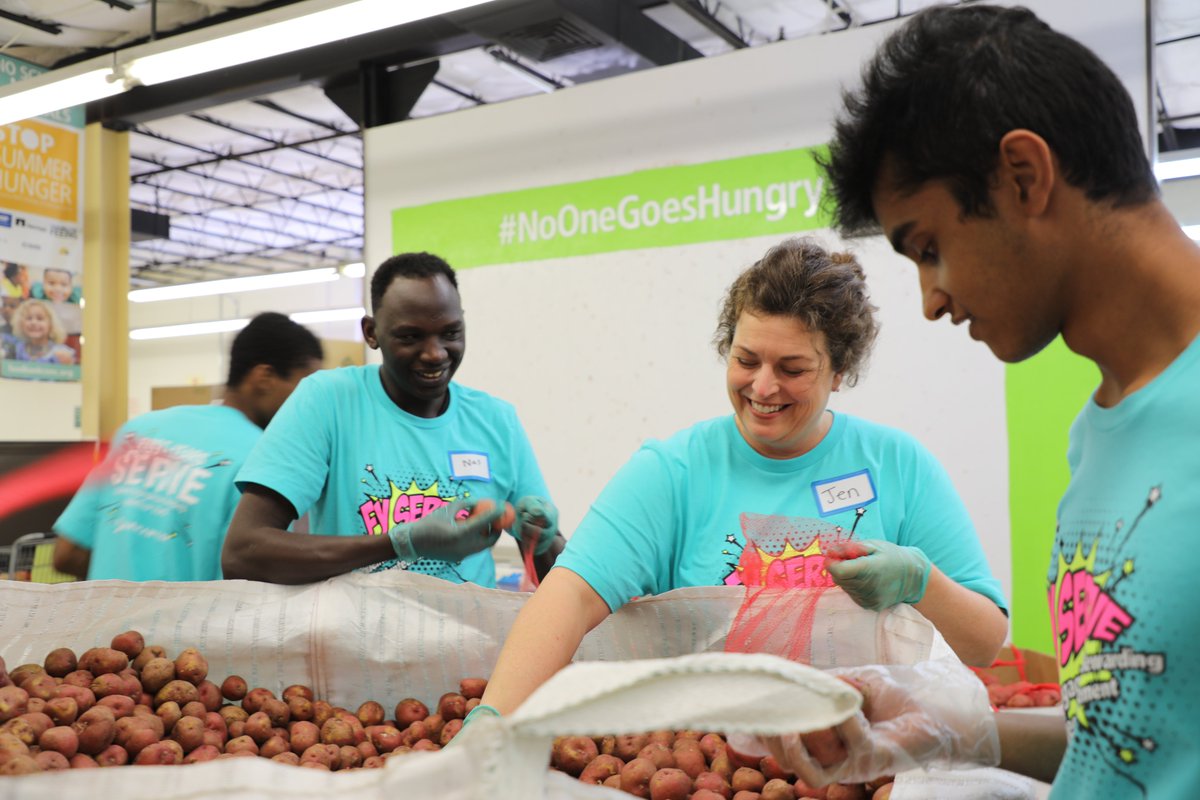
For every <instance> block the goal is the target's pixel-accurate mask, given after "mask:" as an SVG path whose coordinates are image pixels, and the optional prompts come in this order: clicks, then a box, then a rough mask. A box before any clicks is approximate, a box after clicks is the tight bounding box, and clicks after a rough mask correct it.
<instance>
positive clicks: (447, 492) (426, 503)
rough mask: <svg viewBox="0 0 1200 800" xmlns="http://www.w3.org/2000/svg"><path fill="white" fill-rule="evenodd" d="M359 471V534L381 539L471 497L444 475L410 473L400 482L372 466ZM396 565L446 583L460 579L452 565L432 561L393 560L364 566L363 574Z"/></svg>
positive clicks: (461, 486) (454, 481)
mask: <svg viewBox="0 0 1200 800" xmlns="http://www.w3.org/2000/svg"><path fill="white" fill-rule="evenodd" d="M363 472H364V475H365V477H363V478H362V479H361V482H362V484H363V497H364V499H363V501H362V502H361V503H360V504H359V506H358V513H359V515H360V516H361V517H362V523H363V533H365V534H367V535H368V536H383V535H385V534H387V532H388V531H390V530H391V529H392V528H393V527H395V526H397V525H404V524H406V523H409V522H416V521H417V520H419V519H421V518H422V517H424V516H425V515H427V514H432V513H433V512H434V511H437V510H438V509H439V508H442V507H443V506H447V505H449V504H450V503H453V502H454V501H455V500H466V499H467V498H469V497H470V496H471V493H470V492H469V491H467V490H466V489H465V488H464V486H463V484H461V483H460V482H458V481H456V480H454V479H452V478H448V477H446V476H445V475H435V474H416V473H413V474H409V475H407V476H405V477H404V478H403V479H400V478H397V477H396V476H387V475H381V474H379V473H378V472H377V471H376V469H375V466H374V465H373V464H367V465H366V466H365V467H364V468H363ZM469 513H470V512H468V511H467V510H465V509H464V510H462V511H460V512H459V513H458V517H459V518H460V519H461V518H463V517H466V516H467V515H468V514H469ZM397 566H398V567H400V568H401V569H407V570H412V571H414V572H421V573H424V574H426V575H435V576H437V577H442V578H446V579H447V580H454V579H455V578H456V577H457V579H459V580H461V577H460V576H458V573H457V570H456V569H455V568H454V564H452V563H450V562H448V561H439V560H437V559H432V558H421V559H418V560H417V561H416V562H415V563H412V564H409V563H407V562H401V561H398V560H397V559H394V558H393V559H389V560H387V561H384V562H381V563H379V564H375V565H373V566H371V567H368V568H367V570H366V571H367V572H381V571H383V570H386V569H392V568H393V567H397ZM452 576H455V577H452Z"/></svg>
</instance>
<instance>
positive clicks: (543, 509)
mask: <svg viewBox="0 0 1200 800" xmlns="http://www.w3.org/2000/svg"><path fill="white" fill-rule="evenodd" d="M515 508H516V511H517V521H516V522H515V523H513V533H514V534H515V535H516V536H517V538H518V539H519V540H520V541H522V542H525V541H527V540H529V539H535V537H536V539H535V541H536V542H537V544H536V545H535V546H534V548H533V554H534V555H535V556H540V555H541V554H542V553H544V552H546V551H547V550H549V549H550V545H552V544H553V543H554V537H555V536H558V509H557V508H555V507H554V503H551V502H550V501H549V500H547V499H546V498H544V497H534V496H532V495H530V496H528V497H522V498H521V499H520V500H518V501H517V504H516V506H515Z"/></svg>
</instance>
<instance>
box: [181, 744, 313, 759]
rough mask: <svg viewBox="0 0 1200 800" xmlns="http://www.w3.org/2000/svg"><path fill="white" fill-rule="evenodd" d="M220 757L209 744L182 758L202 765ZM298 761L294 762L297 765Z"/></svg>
mask: <svg viewBox="0 0 1200 800" xmlns="http://www.w3.org/2000/svg"><path fill="white" fill-rule="evenodd" d="M220 755H221V749H220V748H219V747H216V746H214V745H211V744H202V745H200V746H199V747H197V748H196V749H195V750H193V751H192V752H190V753H188V754H187V755H186V756H184V758H183V763H185V764H202V763H204V762H205V761H213V760H215V759H216V758H217V757H219V756H220ZM299 761H300V760H299V759H296V762H297V763H299Z"/></svg>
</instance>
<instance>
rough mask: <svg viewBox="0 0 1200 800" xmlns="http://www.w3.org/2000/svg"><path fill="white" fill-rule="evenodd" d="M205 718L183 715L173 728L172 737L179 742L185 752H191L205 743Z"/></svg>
mask: <svg viewBox="0 0 1200 800" xmlns="http://www.w3.org/2000/svg"><path fill="white" fill-rule="evenodd" d="M204 731H205V727H204V720H202V719H199V718H198V717H183V718H182V719H180V720H179V722H177V723H175V727H174V728H172V729H171V738H172V739H174V740H175V741H177V742H179V746H180V747H181V748H183V752H184V753H190V752H192V751H193V750H195V749H196V748H197V747H199V746H200V745H202V744H204Z"/></svg>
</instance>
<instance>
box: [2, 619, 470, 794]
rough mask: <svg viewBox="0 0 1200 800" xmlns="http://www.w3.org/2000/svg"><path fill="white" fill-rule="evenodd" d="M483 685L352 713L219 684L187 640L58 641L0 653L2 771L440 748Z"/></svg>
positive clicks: (333, 758) (306, 695) (308, 762)
mask: <svg viewBox="0 0 1200 800" xmlns="http://www.w3.org/2000/svg"><path fill="white" fill-rule="evenodd" d="M486 685H487V682H486V681H485V680H483V679H482V678H467V679H464V680H463V681H461V682H460V684H459V690H458V691H457V692H447V693H446V694H444V695H442V697H441V698H440V699H439V700H438V702H437V705H436V708H435V709H434V711H433V713H430V709H429V708H428V707H427V706H426V705H425V704H424V703H422V702H421V701H420V700H416V699H414V698H405V699H404V700H401V701H400V702H399V703H398V704H396V706H395V709H394V712H393V717H392V719H388V718H387V716H388V715H387V710H386V709H385V708H384V707H383V706H382V705H380V704H379V703H377V702H375V701H367V702H365V703H363V704H362V705H360V706H359V707H358V708H357V710H355V711H350V710H348V709H345V708H341V707H335V706H332V705H330V704H329V703H327V702H325V701H324V700H318V699H316V698H315V697H314V695H313V691H312V689H310V688H309V687H307V686H301V685H293V686H288V687H287V688H285V689H284V690H283V691H282V692H281V693H280V695H279V696H278V697H276V695H275V694H274V693H273V692H272V691H270V690H269V689H266V688H253V689H251V688H250V687H248V686H247V685H246V681H245V680H244V679H242V678H240V677H238V676H236V675H231V676H229V677H227V678H225V679H224V680H223V681H222V682H221V684H220V685H218V684H216V683H214V682H213V681H211V680H209V679H208V662H207V660H206V659H205V658H204V656H203V655H202V654H201V653H200V652H199V651H198V650H196V649H195V648H191V647H189V648H187V649H185V650H183V651H182V652H180V653H178V654H177V655H176V656H175V657H174V658H173V659H172V658H169V657H168V654H167V653H166V651H165V650H164V649H163V648H162V647H160V646H158V645H149V646H147V645H146V644H145V640H144V639H143V637H142V635H141V634H140V633H138V632H137V631H127V632H125V633H122V634H119V635H117V636H116V637H114V638H113V640H112V646H111V647H96V648H92V649H90V650H87V651H86V652H84V653H83V654H82V655H80V656H79V657H78V658H76V655H75V653H74V652H72V651H71V650H70V649H68V648H65V647H63V648H59V649H57V650H54V651H53V652H51V653H49V654H48V655H47V656H46V658H45V661H44V662H43V663H42V664H23V665H21V666H19V667H16V668H15V669H13V670H12V672H11V673H10V672H8V671H7V669H6V667H5V664H4V661H3V659H2V658H0V775H23V774H27V773H32V772H44V771H49V770H60V769H68V768H74V769H79V768H87V767H113V766H121V765H124V764H134V765H138V764H157V765H162V764H193V763H197V762H201V761H211V760H213V759H217V758H238V757H261V758H269V759H271V760H273V761H278V762H282V763H286V764H294V765H298V766H301V767H308V768H312V769H323V770H341V769H353V768H356V767H367V768H370V767H380V766H382V765H383V761H384V759H385V758H388V757H390V756H393V755H397V754H400V753H407V752H410V751H414V750H439V749H441V748H442V747H443V746H445V745H446V744H447V743H448V742H449V741H450V740H451V739H453V738H454V736H455V734H457V733H458V731H459V730H460V729H461V728H462V724H463V723H462V720H463V718H464V717H465V716H466V715H467V712H469V711H470V710H471V709H472V708H474V707H475V706H476V705H478V704H479V698H480V697H481V696H482V695H483V690H484V688H485V686H486Z"/></svg>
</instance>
